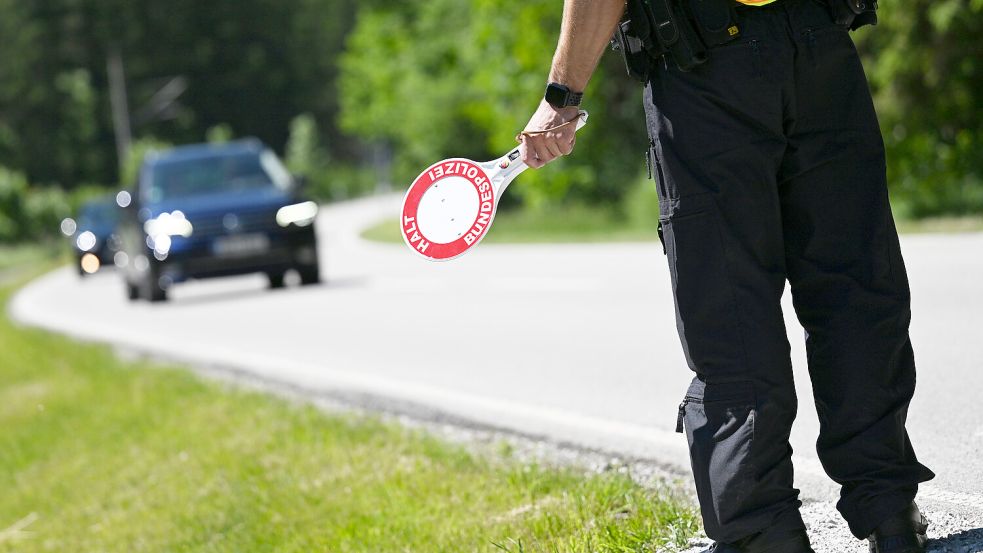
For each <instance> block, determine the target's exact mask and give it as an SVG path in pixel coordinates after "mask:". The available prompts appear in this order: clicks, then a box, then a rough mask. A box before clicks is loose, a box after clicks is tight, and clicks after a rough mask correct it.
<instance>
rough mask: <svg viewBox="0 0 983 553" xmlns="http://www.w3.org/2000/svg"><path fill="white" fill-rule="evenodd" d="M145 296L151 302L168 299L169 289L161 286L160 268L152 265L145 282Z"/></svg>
mask: <svg viewBox="0 0 983 553" xmlns="http://www.w3.org/2000/svg"><path fill="white" fill-rule="evenodd" d="M143 297H144V298H145V299H146V300H147V301H150V302H160V301H167V290H165V289H164V288H161V286H160V269H158V268H156V267H154V266H152V265H151V267H150V268H149V269H148V270H147V277H146V280H145V281H144V283H143Z"/></svg>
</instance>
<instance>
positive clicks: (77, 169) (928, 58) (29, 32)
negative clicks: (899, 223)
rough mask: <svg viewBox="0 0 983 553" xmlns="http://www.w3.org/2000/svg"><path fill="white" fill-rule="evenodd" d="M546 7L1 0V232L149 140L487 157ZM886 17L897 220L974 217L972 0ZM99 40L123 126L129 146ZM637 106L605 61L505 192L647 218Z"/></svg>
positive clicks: (340, 159)
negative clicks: (125, 148) (125, 119)
mask: <svg viewBox="0 0 983 553" xmlns="http://www.w3.org/2000/svg"><path fill="white" fill-rule="evenodd" d="M559 18H560V3H559V2H556V1H555V0H428V1H423V0H413V1H406V2H389V1H383V0H361V1H358V0H210V1H208V2H201V1H197V0H172V1H170V2H166V3H163V2H157V1H150V0H0V49H2V51H0V54H2V55H0V167H3V168H4V169H3V170H2V171H0V240H9V239H11V238H13V237H23V236H25V235H31V233H30V232H27V231H24V230H17V231H14V230H11V229H12V228H15V227H16V228H17V229H24V228H28V227H25V225H29V224H30V223H29V222H27V220H26V219H23V217H27V216H26V215H23V213H21V214H16V213H12V212H10V211H8V210H9V209H14V208H13V207H11V206H14V205H15V203H14V201H13V200H11V199H10V198H12V197H13V196H14V195H17V196H18V197H19V198H20V197H21V196H23V197H24V198H27V197H31V198H35V199H31V200H30V202H27V200H23V199H18V200H17V202H20V203H17V204H16V205H18V206H22V207H23V206H25V205H28V203H30V204H31V205H35V204H36V205H35V208H36V209H37V210H39V212H40V211H44V210H45V209H48V210H49V211H51V212H52V213H53V212H55V211H57V210H59V209H67V206H71V205H72V204H73V203H76V199H75V197H74V195H75V194H79V193H77V192H75V191H77V190H83V191H84V192H82V194H90V193H91V190H92V188H93V186H94V185H101V186H103V187H115V186H118V185H119V184H121V183H122V184H126V183H127V182H129V181H130V180H132V175H133V173H134V171H135V169H136V167H137V165H138V163H139V157H140V155H141V154H142V153H143V152H144V151H146V149H147V148H151V147H155V145H156V146H157V147H160V146H161V145H166V144H179V143H185V142H201V141H205V140H209V139H210V140H221V139H228V138H230V137H235V136H256V137H258V138H260V139H262V140H263V141H264V142H266V143H268V144H270V145H271V146H273V147H274V148H275V149H277V150H278V151H279V152H281V153H282V154H283V155H284V157H285V159H286V160H287V162H288V164H289V165H290V167H291V169H292V170H294V171H296V172H299V173H304V174H306V175H307V176H308V179H309V182H310V185H311V190H312V192H313V193H314V194H315V195H317V196H318V197H320V198H322V199H327V200H330V199H340V198H346V197H351V196H355V195H359V194H364V193H368V192H371V191H373V190H376V189H377V188H385V186H386V184H388V183H393V186H394V187H395V188H401V187H402V186H403V184H404V183H406V182H408V181H409V179H411V178H412V177H413V176H415V175H416V173H417V172H418V171H419V170H420V169H421V168H422V167H424V166H426V165H428V164H429V163H431V162H432V161H434V160H436V159H440V158H443V157H448V156H465V157H472V158H476V159H488V158H491V157H494V156H497V155H499V154H500V153H501V152H502V151H504V150H505V149H506V148H508V147H510V146H511V145H512V144H514V139H513V137H514V135H515V133H516V131H518V130H519V129H521V128H522V126H523V125H524V124H525V121H526V118H527V117H528V116H529V114H530V113H531V111H532V109H533V108H534V107H535V105H536V103H537V102H538V101H539V98H540V96H541V94H542V89H543V85H544V79H545V77H546V71H547V68H548V64H549V61H550V56H551V54H552V50H553V46H554V44H555V41H556V35H557V32H558V29H559ZM881 20H882V21H881V25H879V26H878V27H876V28H874V29H869V30H864V31H862V32H861V33H859V34H858V35H857V40H858V44H859V46H860V48H861V50H862V52H863V53H864V55H865V57H866V65H867V69H868V72H869V74H870V77H871V84H872V88H873V89H874V92H875V95H876V101H877V104H878V108H879V110H880V114H881V120H882V125H883V130H884V137H885V142H886V144H887V146H888V149H889V164H890V169H889V170H890V176H891V182H892V193H893V194H894V199H895V202H896V205H897V206H898V208H899V213H900V214H902V215H906V216H912V217H923V216H930V215H939V214H953V213H954V214H967V213H983V124H981V123H983V121H981V118H983V115H981V114H983V108H981V106H983V97H981V96H983V67H981V64H983V0H908V1H907V2H905V3H904V4H901V3H898V2H882V6H881ZM112 52H119V53H120V56H121V59H122V61H123V67H124V71H125V78H126V85H127V89H128V90H127V92H128V94H127V97H128V102H129V111H130V113H131V116H132V124H133V134H134V147H133V149H132V151H131V153H130V155H129V156H128V158H127V159H123V160H118V159H117V155H116V149H115V144H114V138H113V124H112V117H111V108H110V101H109V86H108V76H107V61H108V58H109V56H110V55H111V54H112ZM167 87H170V88H167ZM162 88H165V89H166V90H165V92H167V94H163V93H162ZM168 94H170V96H173V97H170V96H169V97H168V98H167V100H168V101H166V102H161V97H162V95H163V96H167V95H168ZM639 104H640V87H638V86H637V85H636V84H634V83H632V82H630V81H629V80H628V79H627V78H626V77H625V76H624V71H623V68H622V66H621V62H620V60H619V59H618V58H617V57H616V56H614V55H610V54H609V55H607V56H605V59H604V60H602V64H601V68H600V70H599V72H598V74H597V76H596V77H595V79H594V80H593V81H592V83H591V85H590V89H589V90H588V102H587V108H588V109H590V111H591V114H592V120H591V124H590V125H588V127H587V128H585V129H584V131H583V133H582V135H581V136H580V138H581V140H582V141H583V142H585V143H589V144H590V148H581V149H579V150H578V151H577V155H576V156H573V157H570V158H565V159H563V160H562V161H561V162H558V163H557V164H554V165H553V166H550V167H548V168H547V169H545V170H543V171H539V172H535V173H533V174H530V175H529V176H528V177H523V181H522V185H521V186H516V187H514V189H513V191H514V192H511V193H510V194H509V195H508V198H510V200H511V201H512V202H513V204H521V205H523V206H525V207H526V208H530V209H541V208H544V207H548V206H553V205H556V204H559V203H573V204H578V205H588V206H595V207H599V208H601V209H609V210H621V212H623V213H629V214H631V213H637V214H638V215H639V216H644V212H645V210H644V209H639V202H646V201H649V200H647V199H645V198H648V199H650V196H651V195H650V194H649V196H645V197H644V198H642V197H641V195H640V192H639V190H640V189H642V188H645V190H647V191H649V192H650V190H651V187H650V185H649V184H645V183H644V182H643V174H644V171H645V164H644V156H643V153H644V150H645V146H646V142H647V139H646V138H645V131H644V123H643V117H642V112H641V109H640V105H639ZM646 187H647V188H646ZM5 198H6V199H5ZM626 198H628V199H626ZM640 198H641V199H640ZM41 205H45V206H49V207H50V209H49V207H44V208H43V209H42V207H40V206H41ZM18 209H19V208H18ZM17 217H21V219H18V218H17ZM38 217H41V215H38ZM28 218H31V219H32V220H33V219H34V218H33V216H32V217H28ZM39 220H40V219H39ZM11 221H13V222H11ZM45 228H47V227H45ZM41 230H43V229H40V230H38V232H40V231H41Z"/></svg>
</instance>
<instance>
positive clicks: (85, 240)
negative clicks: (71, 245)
mask: <svg viewBox="0 0 983 553" xmlns="http://www.w3.org/2000/svg"><path fill="white" fill-rule="evenodd" d="M96 242H97V240H96V235H95V234H93V233H92V231H91V230H87V231H85V232H83V233H80V234H79V235H78V238H76V239H75V246H76V247H78V249H79V250H81V251H83V252H87V251H89V250H91V249H92V248H94V247H96Z"/></svg>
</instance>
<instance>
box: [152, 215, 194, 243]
mask: <svg viewBox="0 0 983 553" xmlns="http://www.w3.org/2000/svg"><path fill="white" fill-rule="evenodd" d="M143 230H144V232H146V233H147V236H152V237H154V238H155V239H156V238H157V237H158V236H183V237H185V238H187V237H189V236H191V233H192V232H193V231H194V227H193V226H191V221H189V220H187V219H185V218H184V213H181V212H180V211H173V212H171V213H161V214H160V215H158V216H157V217H156V218H154V219H149V220H147V222H145V223H144V224H143Z"/></svg>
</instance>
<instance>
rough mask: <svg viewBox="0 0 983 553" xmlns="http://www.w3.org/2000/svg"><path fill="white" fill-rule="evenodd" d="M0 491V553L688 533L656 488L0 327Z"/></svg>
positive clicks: (552, 541) (574, 543) (551, 542)
mask: <svg viewBox="0 0 983 553" xmlns="http://www.w3.org/2000/svg"><path fill="white" fill-rule="evenodd" d="M11 293H12V290H11V288H10V287H9V286H8V287H7V288H5V289H4V290H3V291H2V293H0V302H2V303H3V304H6V301H7V300H8V298H9V296H10V295H11ZM0 490H3V493H0V551H3V552H14V551H16V552H19V553H26V552H39V551H58V552H62V551H126V552H143V551H148V552H158V551H159V552H171V551H209V552H237V553H239V552H249V551H277V552H304V553H308V552H314V551H324V552H329V551H330V552H336V551H337V552H363V551H364V552H371V553H380V552H404V551H414V552H416V551H447V552H453V553H463V552H472V551H489V552H491V551H503V550H504V551H510V552H518V551H542V552H554V551H561V552H564V553H577V552H585V553H586V552H588V551H591V552H594V551H597V552H615V551H618V552H622V551H655V550H656V549H659V548H661V547H664V546H672V545H673V544H681V543H683V542H684V541H685V539H686V538H687V537H688V536H690V535H691V534H693V533H694V532H696V530H697V526H698V523H697V518H696V516H695V514H694V511H693V510H692V509H691V507H689V506H688V505H687V503H686V502H685V501H683V500H681V499H679V498H677V497H675V496H674V495H673V493H672V492H670V491H669V489H668V488H663V489H655V490H652V489H644V488H642V487H639V486H638V485H636V484H634V483H633V482H632V481H631V480H630V479H629V478H627V477H626V476H624V475H621V474H615V473H611V474H601V475H587V476H585V475H584V474H583V472H578V471H577V470H574V469H556V468H550V467H543V466H536V465H530V464H524V463H521V462H519V461H517V460H514V459H511V458H509V456H508V455H507V454H506V453H501V454H499V455H491V454H489V456H480V455H475V454H472V453H469V452H467V451H466V450H465V449H464V448H462V447H460V446H456V445H449V444H447V443H443V442H441V441H439V440H437V439H435V438H433V437H430V436H428V435H426V434H425V433H423V432H421V431H419V430H409V429H406V428H403V427H400V426H398V425H395V424H392V423H388V422H383V421H380V420H378V419H375V418H371V417H365V416H356V415H339V414H325V413H324V412H322V411H319V410H318V409H316V408H314V407H311V406H309V405H303V404H298V403H295V402H290V401H286V400H283V399H278V398H275V397H271V396H268V395H264V394H261V393H256V392H247V391H243V390H239V389H234V388H232V387H230V386H228V385H223V384H218V383H214V382H209V381H203V380H201V379H200V378H199V377H197V376H195V375H194V374H192V373H191V372H189V371H187V370H181V369H179V368H166V367H160V366H157V365H152V364H150V363H147V362H131V361H121V360H119V359H117V358H116V357H115V356H114V354H113V353H112V351H111V350H110V349H109V348H107V347H102V346H94V345H86V344H79V343H75V342H73V341H71V340H69V339H67V338H63V337H60V336H55V335H52V334H50V333H47V332H43V331H38V330H33V329H24V328H19V327H16V326H14V325H13V324H12V323H10V322H9V321H8V320H7V319H6V317H3V318H2V319H0Z"/></svg>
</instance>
